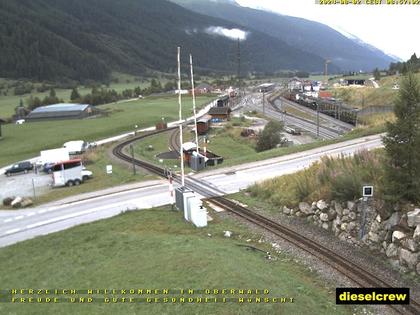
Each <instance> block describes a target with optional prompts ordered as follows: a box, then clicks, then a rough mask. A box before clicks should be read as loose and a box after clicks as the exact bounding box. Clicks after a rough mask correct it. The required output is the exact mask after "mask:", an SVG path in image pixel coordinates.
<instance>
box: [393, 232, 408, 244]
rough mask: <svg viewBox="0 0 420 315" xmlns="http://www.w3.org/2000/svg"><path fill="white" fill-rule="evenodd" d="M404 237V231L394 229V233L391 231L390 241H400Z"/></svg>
mask: <svg viewBox="0 0 420 315" xmlns="http://www.w3.org/2000/svg"><path fill="white" fill-rule="evenodd" d="M406 237H407V235H405V233H404V232H401V231H394V233H392V242H393V243H394V242H401V241H402V240H403V239H404V238H406Z"/></svg>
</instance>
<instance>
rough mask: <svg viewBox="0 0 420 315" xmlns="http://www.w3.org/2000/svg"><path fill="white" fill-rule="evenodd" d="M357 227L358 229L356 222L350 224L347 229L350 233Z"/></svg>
mask: <svg viewBox="0 0 420 315" xmlns="http://www.w3.org/2000/svg"><path fill="white" fill-rule="evenodd" d="M355 227H356V223H355V222H350V223H349V224H348V225H347V229H348V231H352V230H354V229H355Z"/></svg>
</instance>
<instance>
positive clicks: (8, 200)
mask: <svg viewBox="0 0 420 315" xmlns="http://www.w3.org/2000/svg"><path fill="white" fill-rule="evenodd" d="M14 199H15V197H6V198H4V199H3V206H11V205H12V201H13V200H14Z"/></svg>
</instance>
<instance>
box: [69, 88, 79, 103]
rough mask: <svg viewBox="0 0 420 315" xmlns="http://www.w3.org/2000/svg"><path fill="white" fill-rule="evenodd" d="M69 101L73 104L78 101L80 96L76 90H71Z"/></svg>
mask: <svg viewBox="0 0 420 315" xmlns="http://www.w3.org/2000/svg"><path fill="white" fill-rule="evenodd" d="M70 100H72V101H73V102H74V101H77V100H80V94H79V91H78V90H77V88H73V90H72V91H71V95H70Z"/></svg>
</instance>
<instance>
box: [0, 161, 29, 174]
mask: <svg viewBox="0 0 420 315" xmlns="http://www.w3.org/2000/svg"><path fill="white" fill-rule="evenodd" d="M33 169H34V165H33V164H32V163H31V162H29V161H25V162H20V163H17V164H15V165H13V166H12V167H11V168H8V169H7V170H6V171H5V172H4V174H5V175H6V176H10V175H12V174H16V173H22V172H23V173H28V172H29V171H32V170H33Z"/></svg>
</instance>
